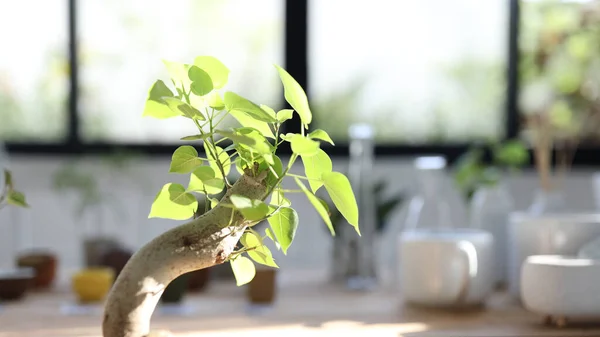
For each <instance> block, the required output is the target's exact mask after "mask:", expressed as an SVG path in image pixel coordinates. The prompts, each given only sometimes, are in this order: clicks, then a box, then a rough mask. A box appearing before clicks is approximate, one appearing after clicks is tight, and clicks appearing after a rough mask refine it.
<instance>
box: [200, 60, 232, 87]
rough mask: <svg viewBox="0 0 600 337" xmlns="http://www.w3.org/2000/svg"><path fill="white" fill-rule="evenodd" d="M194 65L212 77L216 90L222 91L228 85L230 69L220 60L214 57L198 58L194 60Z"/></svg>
mask: <svg viewBox="0 0 600 337" xmlns="http://www.w3.org/2000/svg"><path fill="white" fill-rule="evenodd" d="M194 65H195V66H197V67H198V68H200V69H202V70H204V71H206V72H207V73H208V75H210V78H211V79H212V84H213V86H214V87H215V89H221V88H223V87H224V86H225V84H227V80H228V79H229V69H228V68H227V67H226V66H225V65H224V64H223V63H222V62H221V61H219V60H218V59H216V58H214V57H212V56H198V57H196V58H195V59H194Z"/></svg>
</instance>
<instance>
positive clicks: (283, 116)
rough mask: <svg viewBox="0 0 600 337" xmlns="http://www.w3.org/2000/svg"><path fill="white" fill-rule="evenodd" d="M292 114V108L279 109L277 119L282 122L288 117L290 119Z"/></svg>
mask: <svg viewBox="0 0 600 337" xmlns="http://www.w3.org/2000/svg"><path fill="white" fill-rule="evenodd" d="M293 114H294V110H292V109H283V110H279V112H277V120H278V121H279V123H283V122H285V121H287V120H288V119H292V116H293Z"/></svg>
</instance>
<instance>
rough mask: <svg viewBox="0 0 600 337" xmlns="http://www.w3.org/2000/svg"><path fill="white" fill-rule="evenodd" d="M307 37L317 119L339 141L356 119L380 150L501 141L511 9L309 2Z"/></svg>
mask: <svg viewBox="0 0 600 337" xmlns="http://www.w3.org/2000/svg"><path fill="white" fill-rule="evenodd" d="M333 18H335V19H333ZM309 34H310V48H309V50H310V55H309V57H310V59H309V60H310V68H309V79H310V95H311V98H312V100H313V102H314V103H313V106H314V114H315V121H316V123H318V124H319V127H322V128H324V129H326V130H328V131H330V133H331V136H332V137H333V138H336V139H344V138H346V137H347V128H348V125H349V124H351V123H353V122H359V121H372V122H373V123H374V126H375V127H376V130H377V136H378V138H379V139H378V141H379V142H381V143H435V142H455V141H456V142H459V141H466V140H472V139H474V138H480V137H485V138H490V137H501V136H503V135H504V102H505V83H506V81H505V68H506V55H507V45H508V44H507V42H508V40H507V39H508V2H507V1H505V0H486V1H479V0H453V1H447V0H422V1H389V0H371V1H369V2H368V3H365V1H363V0H360V1H359V0H327V1H320V0H311V1H310V23H309Z"/></svg>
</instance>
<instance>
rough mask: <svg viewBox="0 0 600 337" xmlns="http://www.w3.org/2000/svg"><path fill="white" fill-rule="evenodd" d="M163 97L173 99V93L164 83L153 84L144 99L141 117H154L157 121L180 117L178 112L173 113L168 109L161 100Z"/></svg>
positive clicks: (159, 81)
mask: <svg viewBox="0 0 600 337" xmlns="http://www.w3.org/2000/svg"><path fill="white" fill-rule="evenodd" d="M163 97H173V93H172V92H171V90H170V89H169V88H168V87H167V85H166V84H165V82H163V81H161V80H158V81H156V82H154V84H153V85H152V87H151V88H150V91H149V92H148V98H147V99H146V104H145V105H144V112H143V113H142V116H148V117H154V118H157V119H167V118H171V117H177V116H181V113H180V112H178V111H175V112H174V111H173V110H171V108H169V106H168V105H167V103H166V102H165V101H164V100H163Z"/></svg>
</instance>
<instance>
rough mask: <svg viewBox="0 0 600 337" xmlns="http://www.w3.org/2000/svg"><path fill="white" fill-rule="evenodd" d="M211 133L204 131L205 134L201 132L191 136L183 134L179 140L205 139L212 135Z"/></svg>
mask: <svg viewBox="0 0 600 337" xmlns="http://www.w3.org/2000/svg"><path fill="white" fill-rule="evenodd" d="M212 135H213V134H212V133H205V134H201V135H193V136H185V137H182V138H181V140H206V139H207V138H210V136H212Z"/></svg>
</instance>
